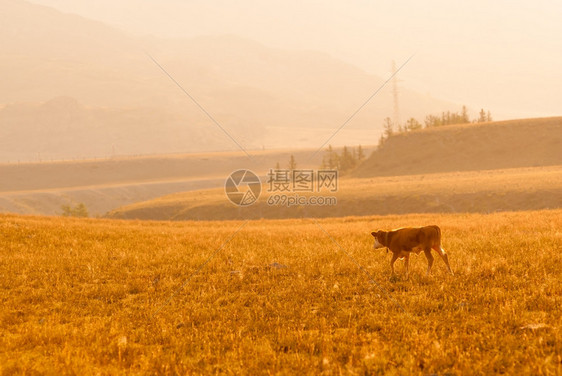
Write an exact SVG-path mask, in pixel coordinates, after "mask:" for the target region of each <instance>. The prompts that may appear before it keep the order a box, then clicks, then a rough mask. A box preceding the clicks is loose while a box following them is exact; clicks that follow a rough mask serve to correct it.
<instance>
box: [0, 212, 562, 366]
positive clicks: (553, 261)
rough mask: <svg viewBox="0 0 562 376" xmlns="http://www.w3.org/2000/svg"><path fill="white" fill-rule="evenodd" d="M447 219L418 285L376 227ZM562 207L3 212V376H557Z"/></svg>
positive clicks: (420, 267) (417, 269)
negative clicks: (134, 216)
mask: <svg viewBox="0 0 562 376" xmlns="http://www.w3.org/2000/svg"><path fill="white" fill-rule="evenodd" d="M426 224H437V225H439V226H440V227H441V229H442V233H443V245H444V248H445V249H446V250H447V251H448V253H449V258H450V261H451V266H452V268H453V270H454V272H455V275H454V276H450V275H448V274H447V273H446V269H445V267H444V264H443V263H442V261H441V260H440V259H436V260H435V264H434V267H433V270H432V275H431V276H429V277H426V276H425V268H426V260H425V257H423V256H421V257H413V259H412V262H411V266H410V269H411V275H410V279H409V280H405V279H404V275H403V265H402V263H401V262H399V263H398V264H397V272H398V277H397V278H392V279H391V278H390V267H389V261H390V254H387V253H386V252H385V251H384V250H383V249H379V250H373V249H372V237H371V236H370V232H371V231H373V230H376V229H389V228H396V227H401V226H416V225H426ZM561 251H562V210H544V211H528V212H506V213H495V214H423V215H403V216H379V217H375V216H370V217H346V218H338V219H318V220H316V219H302V220H301V219H291V220H252V221H220V222H219V221H216V222H206V221H187V222H141V221H118V220H100V219H98V220H92V219H68V218H54V217H22V216H13V215H2V216H0V302H1V306H2V310H1V311H0V372H1V373H2V374H3V375H12V374H31V375H32V374H53V375H55V374H56V375H71V374H83V375H88V374H91V375H97V374H161V375H171V374H248V375H256V374H301V375H305V374H327V375H329V374H382V373H385V374H390V375H392V374H447V373H448V374H465V375H466V374H490V373H509V374H544V375H553V374H560V373H562V330H561V328H562V309H561V307H562V278H561V277H562V268H561V267H560V265H561V262H562V253H561Z"/></svg>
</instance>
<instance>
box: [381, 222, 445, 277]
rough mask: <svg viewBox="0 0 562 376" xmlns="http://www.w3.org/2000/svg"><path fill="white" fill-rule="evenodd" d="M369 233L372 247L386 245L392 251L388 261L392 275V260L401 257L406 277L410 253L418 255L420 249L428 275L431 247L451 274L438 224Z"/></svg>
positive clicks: (431, 259)
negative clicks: (425, 260) (372, 241)
mask: <svg viewBox="0 0 562 376" xmlns="http://www.w3.org/2000/svg"><path fill="white" fill-rule="evenodd" d="M371 235H373V236H374V237H375V244H374V245H373V248H374V249H377V248H383V247H386V248H388V249H390V250H391V251H392V260H391V261H390V268H391V269H392V275H394V262H395V261H396V260H397V259H398V258H401V259H402V258H403V259H404V265H405V267H406V278H408V272H409V270H408V266H409V263H410V254H411V253H412V252H415V253H416V254H418V255H419V254H420V253H421V251H423V252H424V253H425V257H427V275H429V272H430V270H431V266H432V265H433V255H432V254H431V249H432V248H433V249H434V250H435V251H437V253H438V254H439V256H441V258H442V259H443V261H444V262H445V265H447V269H448V270H449V273H451V274H453V271H452V270H451V266H450V265H449V258H448V257H447V253H446V252H445V250H444V249H443V247H441V229H440V228H439V227H438V226H425V227H414V228H412V227H408V228H400V229H397V230H392V231H377V232H371Z"/></svg>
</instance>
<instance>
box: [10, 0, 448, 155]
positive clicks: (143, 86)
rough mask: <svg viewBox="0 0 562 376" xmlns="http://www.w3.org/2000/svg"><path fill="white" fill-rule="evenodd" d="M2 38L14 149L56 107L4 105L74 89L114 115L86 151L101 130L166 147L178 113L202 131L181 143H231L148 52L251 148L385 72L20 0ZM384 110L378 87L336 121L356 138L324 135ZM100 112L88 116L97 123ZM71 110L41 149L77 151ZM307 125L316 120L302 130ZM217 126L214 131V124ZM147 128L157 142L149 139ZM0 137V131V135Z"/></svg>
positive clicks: (420, 104)
mask: <svg viewBox="0 0 562 376" xmlns="http://www.w3.org/2000/svg"><path fill="white" fill-rule="evenodd" d="M0 46H2V51H1V54H0V79H1V82H2V85H0V105H1V104H16V107H10V108H11V109H10V108H7V110H8V113H5V112H3V113H2V114H0V118H1V119H0V121H2V122H3V123H2V124H4V126H9V125H7V123H6V121H7V120H6V119H7V118H10V119H12V120H10V121H13V122H15V123H17V124H18V131H17V132H16V133H17V134H19V135H20V137H19V138H18V137H16V135H15V134H12V138H11V139H9V140H10V141H9V142H10V145H11V146H10V147H11V148H12V149H15V150H23V149H25V148H22V145H24V146H25V142H31V141H30V140H31V139H32V137H34V133H33V130H36V129H37V128H40V129H47V128H49V127H52V126H54V125H53V124H54V123H57V121H55V120H54V119H55V118H56V117H57V116H58V115H59V114H57V112H56V109H54V107H53V106H52V103H51V104H49V105H48V107H49V111H51V112H50V113H49V117H47V118H45V122H43V118H42V117H40V116H38V115H37V113H36V112H34V111H35V110H34V109H31V108H29V109H27V110H25V111H28V110H29V111H30V113H29V114H28V115H24V114H23V115H22V112H20V115H21V116H19V117H18V116H16V115H15V114H12V115H10V114H9V113H10V111H12V112H13V111H16V110H17V108H18V105H17V103H21V102H25V103H35V105H32V104H29V105H25V106H31V107H33V106H35V109H36V110H37V111H43V110H45V108H43V109H41V108H40V107H41V106H42V105H41V104H40V103H45V102H48V101H50V100H51V99H53V98H58V97H70V98H75V99H76V101H77V102H78V103H81V104H83V105H84V106H92V108H98V109H99V111H102V110H101V108H102V107H103V108H105V109H104V110H103V111H105V112H107V114H106V115H107V116H110V115H109V113H111V114H112V115H111V116H113V117H112V120H110V121H109V120H108V121H109V123H111V126H109V125H100V127H101V128H103V127H106V128H111V129H112V131H111V133H109V134H107V133H106V135H107V137H105V138H104V137H102V139H103V143H104V144H103V145H101V144H100V145H97V146H96V147H94V146H93V145H91V144H92V142H94V141H95V142H102V141H99V140H98V139H97V138H93V139H92V140H91V141H92V142H89V144H88V145H85V146H86V149H88V148H92V152H94V150H93V149H96V151H95V152H96V153H97V152H98V151H97V150H105V152H106V153H108V151H107V150H108V149H107V147H108V142H107V140H108V138H109V139H111V143H112V144H113V145H115V146H116V148H117V149H118V150H122V151H124V152H131V153H136V154H140V153H147V152H158V153H164V152H171V151H175V148H173V149H168V148H169V147H172V146H170V145H174V144H175V143H177V142H178V138H179V139H180V140H182V137H184V136H183V135H182V134H181V133H180V134H178V133H177V132H176V131H174V130H177V121H178V119H181V121H182V122H184V123H183V125H182V129H194V130H195V129H196V130H197V132H199V131H201V132H203V134H205V135H206V137H203V136H202V135H201V134H200V133H197V132H195V133H193V134H192V135H191V138H192V140H196V141H194V142H191V143H189V142H184V143H183V144H182V145H181V146H182V147H183V149H182V150H181V151H195V150H201V149H206V150H217V149H220V148H228V149H235V148H236V146H235V145H233V143H232V142H231V141H230V140H229V139H228V137H226V136H225V135H224V134H222V132H221V131H220V130H218V129H217V127H216V126H215V125H214V124H212V122H211V121H210V120H209V119H208V118H207V117H206V116H205V115H204V114H203V113H202V112H201V111H200V109H199V108H197V106H195V105H194V104H193V103H192V101H191V100H190V99H189V98H187V96H186V95H185V94H184V93H183V92H182V91H181V90H180V89H179V88H178V87H177V86H176V85H175V84H174V83H173V82H172V81H171V80H170V79H169V78H168V77H167V76H166V74H165V73H164V72H162V71H161V70H160V68H159V67H157V66H156V65H155V64H154V63H153V62H152V61H151V59H150V58H149V57H148V56H147V52H148V53H150V55H152V56H153V57H154V58H155V59H156V60H157V61H158V63H159V64H161V65H162V67H164V69H165V70H166V71H167V72H168V73H169V74H170V75H172V76H173V78H174V79H175V80H176V81H177V82H178V83H180V84H181V86H182V87H183V88H184V89H185V90H186V91H187V92H188V93H189V94H190V95H192V96H193V97H194V98H196V100H197V101H198V102H199V103H200V104H201V105H202V106H203V107H204V108H205V109H206V110H207V111H208V112H209V113H211V114H212V115H213V117H214V118H215V119H216V120H217V121H218V122H219V123H220V124H221V125H222V126H223V127H224V128H225V129H226V130H227V131H228V132H229V133H230V134H231V135H232V136H233V137H234V138H236V139H237V140H238V141H239V142H240V143H241V144H243V145H244V147H246V148H249V149H252V148H261V147H262V146H266V147H279V146H283V145H289V146H293V147H294V146H305V145H308V146H315V145H317V144H319V143H320V142H319V140H320V139H325V138H327V137H328V136H329V134H330V132H331V131H332V130H335V129H336V128H337V127H339V126H340V125H341V124H342V123H343V122H344V121H345V120H346V119H347V118H348V117H349V116H350V115H351V114H352V113H353V112H354V111H355V110H356V109H357V108H358V106H359V105H361V104H362V103H363V102H364V101H365V99H366V98H368V97H369V96H370V95H371V94H372V93H373V92H374V90H375V89H376V88H377V87H379V86H380V85H381V83H382V82H383V80H382V79H381V78H379V77H375V76H372V75H368V74H367V73H365V72H364V71H362V70H360V69H358V68H357V67H355V66H352V65H349V64H347V63H343V62H342V61H339V60H337V59H334V58H332V57H330V56H329V55H327V54H323V53H318V52H311V51H284V50H278V49H272V48H268V47H266V46H264V45H261V44H259V43H256V42H254V41H251V40H246V39H242V38H238V37H236V36H215V37H199V38H193V39H157V38H136V37H132V36H130V35H128V34H126V33H124V32H122V31H120V30H118V29H115V28H113V27H110V26H107V25H105V24H103V23H100V22H96V21H92V20H88V19H86V18H83V17H80V16H77V15H72V14H65V13H61V12H59V11H56V10H54V9H52V8H48V7H44V6H40V5H34V4H30V3H28V2H25V1H22V0H2V1H1V2H0ZM400 100H401V103H400V106H401V108H402V110H403V114H402V116H403V117H404V118H407V117H410V116H415V117H418V118H423V116H425V115H426V114H428V113H432V112H439V111H441V110H447V109H456V107H458V106H454V105H452V104H450V103H447V102H444V101H439V100H435V99H432V98H430V97H428V96H425V95H420V94H418V93H416V92H413V91H409V90H407V89H402V90H401V97H400ZM37 106H39V107H37ZM20 109H23V107H22V108H20ZM67 110H68V109H66V108H64V109H61V112H60V116H61V123H64V122H68V121H69V120H68V119H67V118H65V116H67V115H68V114H67V113H66V111H67ZM22 111H23V110H22ZM78 111H79V109H78ZM103 111H102V112H103ZM16 112H17V111H16ZM147 113H148V115H147ZM98 114H99V112H98ZM391 114H392V96H391V93H390V88H387V89H385V90H383V91H381V92H380V93H379V94H378V95H377V96H376V97H375V99H374V100H373V101H372V102H371V103H369V105H367V106H365V108H364V109H363V110H362V111H361V112H360V113H359V114H358V116H357V117H356V118H354V120H353V122H352V123H350V124H349V125H348V126H347V127H346V128H347V129H348V130H349V131H350V132H352V131H359V130H361V133H360V137H358V136H356V137H352V136H351V135H350V133H345V132H344V133H342V134H340V135H339V136H338V138H337V139H335V140H334V143H336V144H343V143H352V142H355V140H364V143H374V142H376V141H377V139H378V134H379V131H380V128H381V124H382V119H383V118H384V117H386V116H391ZM10 116H11V117H10ZM99 116H102V115H99ZM120 116H125V117H128V118H129V119H136V120H135V121H138V122H140V124H141V125H139V126H140V128H141V132H137V133H144V134H145V135H146V137H145V138H143V137H137V138H135V137H131V135H132V133H131V132H130V131H131V125H130V123H128V122H127V121H124V122H123V123H121V122H120V120H118V118H119V117H120ZM102 118H103V116H102ZM100 119H101V118H98V120H96V121H97V122H98V124H100V123H99V122H100V121H102V120H100ZM140 119H142V120H140ZM47 120H48V121H47ZM81 121H85V120H84V119H83V118H81V117H77V118H76V119H74V120H73V122H74V123H73V125H72V126H71V127H67V129H66V131H67V133H66V136H65V137H67V138H69V139H72V140H74V143H75V146H73V147H70V146H69V145H70V144H69V143H67V142H65V143H61V141H60V140H56V139H53V140H52V142H51V141H50V138H51V136H50V135H51V134H52V135H53V137H54V134H55V133H56V132H54V131H53V133H49V132H48V131H45V135H44V137H45V138H46V139H44V140H42V142H43V143H44V144H48V145H50V146H48V147H46V148H45V149H44V150H43V151H42V152H43V153H45V154H49V156H50V157H56V155H65V156H68V155H75V154H74V151H75V150H78V151H84V148H83V147H81V146H80V145H81V143H80V142H79V140H80V134H79V133H80V130H81V129H82V127H85V128H88V127H90V125H88V124H90V123H87V122H86V123H81ZM103 121H105V120H103ZM131 121H132V120H131ZM168 122H170V123H168ZM15 123H12V125H11V127H12V128H13V126H14V125H13V124H15ZM9 127H10V126H9ZM311 128H312V129H316V130H314V131H310V129H311ZM57 129H58V128H57ZM55 130H56V129H55ZM217 130H218V131H219V132H218V133H212V132H214V131H217ZM90 131H91V129H90V130H89V131H86V132H85V133H88V132H90ZM57 132H60V129H58V130H57ZM73 132H75V133H73ZM207 132H211V133H207ZM367 132H370V133H367ZM4 134H6V132H4ZM154 135H156V137H153V136H154ZM75 136H76V137H75ZM57 137H58V136H57ZM186 137H187V136H186ZM153 138H156V139H160V140H161V141H162V142H160V143H158V142H156V144H154V140H153ZM7 142H8V140H7V139H5V140H0V143H2V144H4V145H6V143H7ZM133 144H134V145H133ZM55 145H57V146H59V147H60V148H62V149H58V150H56V153H55V152H54V151H55V149H51V146H55ZM156 145H159V146H158V147H156ZM104 148H105V149H104ZM34 151H35V150H34ZM37 152H39V150H37ZM84 154H85V153H80V154H77V155H76V156H77V157H79V156H82V155H84ZM46 156H47V155H46ZM16 157H17V158H20V154H17V155H16V154H13V153H8V154H7V153H6V152H4V153H3V155H0V159H1V160H6V158H9V159H15V158H16ZM22 157H23V156H22ZM47 157H48V156H47ZM30 158H34V157H30Z"/></svg>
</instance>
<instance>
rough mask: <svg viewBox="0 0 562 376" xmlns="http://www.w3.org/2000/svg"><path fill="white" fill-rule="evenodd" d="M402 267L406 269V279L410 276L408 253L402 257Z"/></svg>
mask: <svg viewBox="0 0 562 376" xmlns="http://www.w3.org/2000/svg"><path fill="white" fill-rule="evenodd" d="M404 266H405V267H406V279H408V278H409V274H410V253H407V254H406V256H404Z"/></svg>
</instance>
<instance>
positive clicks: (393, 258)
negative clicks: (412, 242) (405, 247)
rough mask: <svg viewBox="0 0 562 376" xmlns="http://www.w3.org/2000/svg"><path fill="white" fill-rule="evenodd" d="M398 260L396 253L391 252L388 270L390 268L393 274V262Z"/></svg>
mask: <svg viewBox="0 0 562 376" xmlns="http://www.w3.org/2000/svg"><path fill="white" fill-rule="evenodd" d="M396 260H398V253H394V252H393V253H392V260H390V270H392V275H394V274H395V273H394V263H395V262H396Z"/></svg>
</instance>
